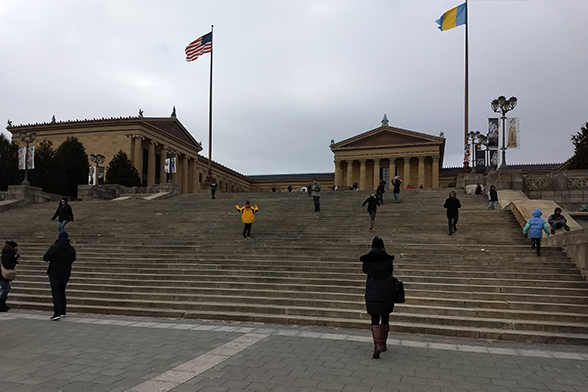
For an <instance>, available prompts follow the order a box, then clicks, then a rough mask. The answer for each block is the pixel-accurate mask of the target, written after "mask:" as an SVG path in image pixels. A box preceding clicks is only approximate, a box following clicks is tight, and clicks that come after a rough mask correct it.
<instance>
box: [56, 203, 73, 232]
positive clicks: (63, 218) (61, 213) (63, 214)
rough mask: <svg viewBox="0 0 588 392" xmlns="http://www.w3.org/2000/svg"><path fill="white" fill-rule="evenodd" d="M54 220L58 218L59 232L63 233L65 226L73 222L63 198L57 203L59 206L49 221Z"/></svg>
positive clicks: (71, 214) (67, 204) (70, 211)
mask: <svg viewBox="0 0 588 392" xmlns="http://www.w3.org/2000/svg"><path fill="white" fill-rule="evenodd" d="M55 218H59V232H60V233H61V232H62V231H65V225H67V224H68V223H69V222H73V220H74V216H73V211H72V209H71V206H70V205H69V203H68V202H67V199H66V198H65V197H64V198H62V199H61V200H60V201H59V206H57V211H55V214H54V215H53V218H51V220H55Z"/></svg>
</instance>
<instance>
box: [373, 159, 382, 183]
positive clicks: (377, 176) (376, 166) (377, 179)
mask: <svg viewBox="0 0 588 392" xmlns="http://www.w3.org/2000/svg"><path fill="white" fill-rule="evenodd" d="M373 181H374V185H375V184H378V185H379V184H380V160H379V159H374V180H373Z"/></svg>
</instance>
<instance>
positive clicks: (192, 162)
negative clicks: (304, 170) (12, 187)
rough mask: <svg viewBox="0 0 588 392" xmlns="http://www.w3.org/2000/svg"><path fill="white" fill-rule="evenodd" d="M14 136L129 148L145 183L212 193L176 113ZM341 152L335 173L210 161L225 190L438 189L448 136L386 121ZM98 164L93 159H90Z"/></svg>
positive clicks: (93, 148) (25, 128) (33, 128)
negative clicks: (397, 184)
mask: <svg viewBox="0 0 588 392" xmlns="http://www.w3.org/2000/svg"><path fill="white" fill-rule="evenodd" d="M6 129H7V130H8V131H9V132H11V133H12V140H13V141H14V142H15V143H16V144H18V145H20V146H24V142H23V141H22V140H21V138H20V134H21V133H23V132H24V133H29V134H30V133H31V132H34V133H35V134H36V138H35V140H34V142H33V143H32V145H38V143H40V142H41V141H43V140H48V141H51V142H52V143H53V146H55V147H57V146H59V145H60V144H61V143H62V142H64V141H65V140H66V139H67V138H68V137H76V138H77V139H78V140H79V141H80V142H81V143H82V144H83V145H84V148H85V150H86V153H87V154H88V155H90V154H102V155H104V156H105V164H106V165H108V162H110V160H111V159H112V157H114V155H115V154H117V153H118V152H119V151H120V150H122V151H123V152H125V153H126V154H127V155H128V156H129V158H130V160H131V162H132V163H133V165H134V166H135V168H136V169H137V171H138V172H139V175H140V178H141V183H142V186H143V187H149V186H152V185H157V184H162V183H165V182H173V183H174V184H176V185H178V186H179V187H180V192H181V193H198V192H202V191H208V186H209V184H208V183H206V182H205V180H206V174H207V172H208V159H207V158H205V157H203V156H201V155H200V152H201V151H202V146H201V144H200V143H199V142H198V141H197V140H196V139H194V137H193V136H192V135H191V134H190V132H189V131H188V130H187V129H186V128H185V127H184V126H183V125H182V124H181V122H180V121H179V120H178V119H177V118H176V116H175V111H174V113H172V115H171V116H170V117H143V116H142V114H140V115H139V116H137V117H121V118H102V119H91V120H70V121H54V120H53V121H51V122H49V123H41V124H26V125H12V124H11V123H9V125H8V126H7V127H6ZM330 148H331V151H332V152H333V154H334V163H335V171H334V173H333V172H331V173H317V174H298V175H296V174H287V175H268V176H249V177H248V176H245V175H243V174H240V173H238V172H236V171H234V170H232V169H230V168H228V167H225V166H223V165H221V164H219V163H217V162H214V161H213V162H212V163H211V168H212V175H213V177H214V178H215V180H216V182H217V184H218V186H219V190H220V191H221V192H265V191H270V190H271V189H272V188H276V189H277V190H279V191H285V190H286V188H287V187H288V186H292V187H293V188H294V190H299V189H300V188H301V187H303V186H305V185H307V184H308V183H309V182H312V179H314V178H317V179H318V180H319V181H320V182H321V183H322V184H323V189H326V188H331V187H332V186H333V185H337V187H338V188H339V189H346V188H348V187H350V186H351V185H352V184H353V183H355V182H357V184H358V185H359V189H375V188H376V187H377V186H378V183H379V180H380V179H383V180H385V181H386V182H387V184H388V185H389V184H390V179H391V178H393V177H394V176H395V175H399V176H400V178H401V180H402V187H403V188H406V187H407V186H409V185H412V186H413V187H415V188H418V187H420V186H421V185H422V187H424V188H438V187H439V186H440V185H439V172H440V167H442V165H443V154H444V149H445V138H444V137H437V136H431V135H427V134H423V133H419V132H414V131H409V130H406V129H401V128H396V127H392V126H389V125H388V120H387V118H386V116H384V119H383V120H382V124H381V126H379V127H378V128H375V129H372V130H370V131H367V132H364V133H361V134H359V135H357V136H353V137H351V138H348V139H345V140H343V141H340V142H337V143H335V142H334V141H333V142H332V143H331V145H330ZM166 158H172V159H173V161H174V162H175V172H174V173H172V174H171V178H170V175H169V174H167V173H166V171H165V160H166ZM89 164H90V165H92V163H91V162H89Z"/></svg>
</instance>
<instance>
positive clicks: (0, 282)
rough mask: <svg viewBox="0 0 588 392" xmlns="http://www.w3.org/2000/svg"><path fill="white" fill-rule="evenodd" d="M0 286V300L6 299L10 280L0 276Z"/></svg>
mask: <svg viewBox="0 0 588 392" xmlns="http://www.w3.org/2000/svg"><path fill="white" fill-rule="evenodd" d="M0 287H2V294H0V301H6V298H8V292H9V291H10V281H8V280H4V279H2V278H0Z"/></svg>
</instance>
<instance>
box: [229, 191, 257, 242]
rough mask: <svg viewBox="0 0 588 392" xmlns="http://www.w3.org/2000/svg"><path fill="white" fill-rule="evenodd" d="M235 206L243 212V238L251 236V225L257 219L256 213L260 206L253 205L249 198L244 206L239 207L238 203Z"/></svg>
mask: <svg viewBox="0 0 588 392" xmlns="http://www.w3.org/2000/svg"><path fill="white" fill-rule="evenodd" d="M235 207H237V211H239V212H240V213H241V220H242V221H243V223H244V224H245V227H243V238H248V237H251V225H252V224H253V221H254V220H255V213H256V212H257V211H258V210H259V208H257V206H252V205H251V203H249V200H247V201H246V202H245V205H244V206H243V207H239V206H238V205H235Z"/></svg>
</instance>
